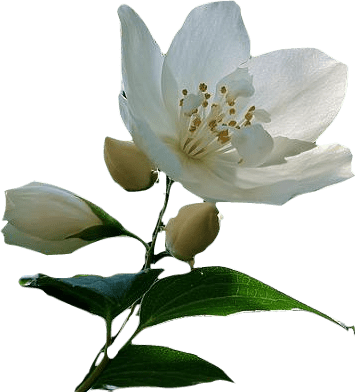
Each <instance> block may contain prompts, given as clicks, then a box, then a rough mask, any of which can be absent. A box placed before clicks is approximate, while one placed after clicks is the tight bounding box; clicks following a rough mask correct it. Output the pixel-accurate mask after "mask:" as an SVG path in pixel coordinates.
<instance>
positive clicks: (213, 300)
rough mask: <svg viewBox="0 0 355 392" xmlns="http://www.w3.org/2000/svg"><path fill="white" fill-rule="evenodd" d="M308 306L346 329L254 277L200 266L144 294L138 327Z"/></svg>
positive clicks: (172, 277)
mask: <svg viewBox="0 0 355 392" xmlns="http://www.w3.org/2000/svg"><path fill="white" fill-rule="evenodd" d="M293 309H298V310H306V311H308V312H312V313H315V314H317V315H319V316H321V317H324V318H326V319H328V320H330V321H332V322H334V323H336V324H338V325H340V326H341V327H343V328H345V329H349V328H354V327H347V326H345V325H344V324H343V323H341V322H339V321H335V320H333V319H332V318H331V317H329V316H327V315H325V314H323V313H321V312H319V311H317V310H315V309H313V308H311V307H309V306H307V305H305V304H303V303H301V302H299V301H297V300H295V299H293V298H291V297H289V296H287V295H285V294H283V293H281V292H280V291H277V290H275V289H273V288H272V287H270V286H268V285H266V284H264V283H262V282H260V281H258V280H256V279H254V278H251V277H250V276H248V275H245V274H243V273H241V272H238V271H234V270H231V269H229V268H224V267H205V268H197V269H194V270H192V271H191V272H189V273H188V274H184V275H174V276H169V277H167V278H164V279H161V280H160V281H158V282H157V283H156V284H155V285H154V286H152V288H151V289H150V290H149V292H148V293H147V294H146V295H145V296H144V298H143V301H142V305H141V309H140V325H139V331H141V330H143V329H144V328H147V327H150V326H152V325H156V324H160V323H163V322H164V321H168V320H172V319H175V318H180V317H186V316H196V315H218V316H226V315H229V314H232V313H237V312H245V311H259V310H293Z"/></svg>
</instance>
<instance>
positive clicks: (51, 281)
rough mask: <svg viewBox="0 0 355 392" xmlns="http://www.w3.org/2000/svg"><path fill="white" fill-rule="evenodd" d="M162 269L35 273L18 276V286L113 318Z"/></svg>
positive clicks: (137, 296)
mask: <svg viewBox="0 0 355 392" xmlns="http://www.w3.org/2000/svg"><path fill="white" fill-rule="evenodd" d="M162 272H163V270H162V269H148V270H144V271H141V272H138V273H136V274H117V275H113V276H110V277H108V278H104V277H102V276H96V275H77V276H74V277H72V278H52V277H50V276H47V275H43V274H37V275H34V276H29V277H23V278H21V279H20V284H21V286H24V287H33V288H36V289H41V290H43V291H44V292H45V293H46V294H48V295H51V296H52V297H55V298H57V299H60V300H61V301H64V302H66V303H68V304H70V305H73V306H76V307H77V308H80V309H83V310H86V311H88V312H90V313H93V314H97V315H98V316H101V317H104V318H105V319H106V320H113V319H114V318H115V317H116V316H118V315H119V314H120V313H121V312H123V311H124V310H125V309H127V308H128V307H130V306H131V305H132V304H133V303H134V302H135V301H137V300H138V299H139V298H141V297H142V296H143V294H144V293H145V292H146V291H147V290H148V289H149V288H150V286H151V285H152V284H153V283H154V282H155V280H156V279H157V277H158V276H159V274H161V273H162Z"/></svg>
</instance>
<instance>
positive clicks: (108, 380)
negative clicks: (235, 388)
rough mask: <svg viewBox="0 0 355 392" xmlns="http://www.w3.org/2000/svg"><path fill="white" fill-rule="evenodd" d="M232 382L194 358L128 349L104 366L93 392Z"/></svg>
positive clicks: (151, 348) (141, 348)
mask: <svg viewBox="0 0 355 392" xmlns="http://www.w3.org/2000/svg"><path fill="white" fill-rule="evenodd" d="M216 380H224V381H230V382H232V380H231V379H230V378H229V377H228V376H227V375H226V374H225V373H224V372H223V371H222V370H221V369H219V368H218V367H216V366H214V365H212V364H211V363H209V362H207V361H205V360H203V359H201V358H199V357H198V356H196V355H193V354H188V353H185V352H182V351H176V350H173V349H171V348H168V347H161V346H138V345H129V346H127V347H126V348H125V349H123V350H121V351H120V352H119V353H118V354H117V355H116V357H115V358H114V359H112V360H111V361H110V362H109V364H108V365H107V366H106V368H105V370H104V371H103V372H102V373H101V374H100V376H99V377H98V379H97V380H96V381H95V383H94V385H93V387H92V388H93V389H105V390H113V389H116V388H125V387H143V386H144V387H164V388H176V387H184V386H189V385H196V384H200V383H205V382H212V381H216Z"/></svg>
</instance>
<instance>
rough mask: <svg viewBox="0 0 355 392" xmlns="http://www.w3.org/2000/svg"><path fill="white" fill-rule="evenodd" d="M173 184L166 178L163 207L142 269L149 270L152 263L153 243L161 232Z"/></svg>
mask: <svg viewBox="0 0 355 392" xmlns="http://www.w3.org/2000/svg"><path fill="white" fill-rule="evenodd" d="M173 183H174V180H172V179H171V178H169V177H168V176H166V192H165V200H164V205H163V208H162V209H161V211H160V214H159V217H158V221H157V224H156V226H155V229H154V231H153V236H152V242H151V245H150V248H149V249H148V250H147V253H146V257H145V264H144V269H146V268H150V265H151V264H152V263H154V248H155V243H156V241H157V237H158V234H159V231H160V230H161V224H162V220H163V215H164V213H165V210H166V207H167V206H168V201H169V196H170V189H171V186H172V185H173Z"/></svg>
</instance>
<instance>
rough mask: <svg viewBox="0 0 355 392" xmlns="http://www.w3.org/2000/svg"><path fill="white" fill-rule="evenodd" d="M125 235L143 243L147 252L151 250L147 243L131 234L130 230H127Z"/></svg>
mask: <svg viewBox="0 0 355 392" xmlns="http://www.w3.org/2000/svg"><path fill="white" fill-rule="evenodd" d="M124 235H125V236H127V237H131V238H135V239H136V240H138V241H139V242H140V243H142V244H143V245H144V247H145V249H146V251H147V252H148V251H149V249H150V247H149V245H148V244H147V243H146V242H145V241H143V240H142V238H140V237H138V236H137V235H135V234H133V233H131V232H130V231H128V230H125V233H124Z"/></svg>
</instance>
